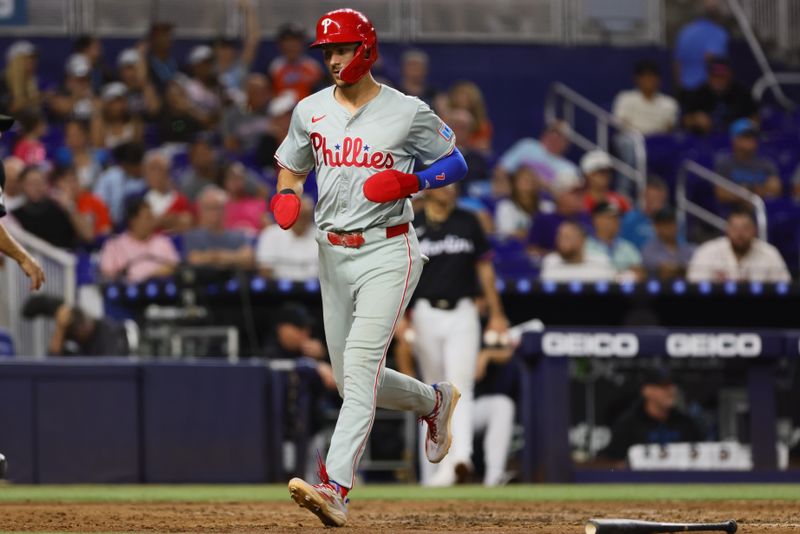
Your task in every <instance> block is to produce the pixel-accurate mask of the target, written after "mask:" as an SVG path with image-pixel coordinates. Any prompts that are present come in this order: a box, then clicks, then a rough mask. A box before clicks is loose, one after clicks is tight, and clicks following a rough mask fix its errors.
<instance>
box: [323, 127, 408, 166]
mask: <svg viewBox="0 0 800 534" xmlns="http://www.w3.org/2000/svg"><path fill="white" fill-rule="evenodd" d="M310 137H311V146H312V147H313V148H314V158H315V159H316V162H317V165H320V163H324V164H325V165H327V166H328V167H359V168H362V167H363V168H365V169H381V168H382V169H391V168H392V167H393V166H394V157H393V156H392V155H391V154H390V153H388V152H381V151H380V150H371V149H370V146H369V145H365V144H364V140H363V139H361V138H360V137H355V138H353V137H345V138H344V140H343V141H342V144H341V145H340V144H339V143H336V145H334V146H333V149H330V148H328V140H327V139H326V138H325V137H323V136H322V134H320V133H319V132H313V133H312V134H311V136H310Z"/></svg>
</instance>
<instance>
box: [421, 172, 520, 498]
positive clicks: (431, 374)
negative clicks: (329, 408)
mask: <svg viewBox="0 0 800 534" xmlns="http://www.w3.org/2000/svg"><path fill="white" fill-rule="evenodd" d="M457 197H458V189H457V187H456V186H455V185H450V186H447V187H442V188H439V189H430V190H427V191H425V202H424V205H423V209H422V210H421V211H420V212H418V213H417V215H416V217H415V219H414V228H415V229H416V232H417V236H418V238H419V244H420V251H421V252H422V254H423V255H424V256H427V257H428V258H430V261H429V262H428V263H427V264H426V265H425V267H424V269H423V270H422V277H421V278H420V281H419V284H418V285H417V290H416V292H415V293H414V303H413V309H412V312H411V323H412V326H413V328H414V331H415V332H416V342H415V347H414V351H415V354H416V357H417V361H418V364H419V370H420V374H421V378H422V380H424V381H425V382H428V383H434V382H439V381H444V380H447V381H450V382H452V383H453V384H454V385H455V386H456V387H457V388H458V389H459V390H460V391H461V401H460V402H459V404H458V407H457V408H456V410H455V413H454V415H453V425H452V426H453V443H452V446H451V448H450V453H449V454H448V456H447V458H445V460H444V461H443V462H442V463H440V464H438V466H436V472H435V473H434V472H433V468H434V466H433V465H432V464H428V463H427V462H422V465H423V467H422V482H423V484H429V485H450V484H453V483H454V482H456V480H457V479H463V478H466V477H467V476H468V475H469V472H470V471H471V461H470V458H471V456H472V436H473V431H472V423H473V387H474V382H475V367H476V364H477V358H478V351H479V349H480V342H481V326H480V318H479V314H478V307H477V306H476V303H475V300H476V298H477V297H478V296H482V297H483V300H484V301H485V304H486V307H487V309H488V315H489V319H488V323H487V327H486V331H487V337H494V338H498V337H500V336H502V335H505V334H506V331H507V330H508V320H507V319H506V316H505V312H504V311H503V305H502V303H501V301H500V297H499V295H498V294H497V289H496V287H495V273H494V267H493V266H492V262H491V248H490V245H489V241H488V240H487V238H486V235H485V234H484V233H483V230H482V229H481V226H480V223H479V222H478V219H477V218H476V217H475V216H474V215H473V214H472V213H470V212H468V211H465V210H462V209H459V208H457V207H456V200H457Z"/></svg>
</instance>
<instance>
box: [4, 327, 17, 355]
mask: <svg viewBox="0 0 800 534" xmlns="http://www.w3.org/2000/svg"><path fill="white" fill-rule="evenodd" d="M15 355H16V351H15V350H14V339H13V338H12V337H11V333H10V332H9V331H8V330H4V329H2V328H0V357H10V356H15Z"/></svg>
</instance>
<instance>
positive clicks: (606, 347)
mask: <svg viewBox="0 0 800 534" xmlns="http://www.w3.org/2000/svg"><path fill="white" fill-rule="evenodd" d="M542 352H543V353H544V354H545V355H546V356H579V357H580V356H616V357H618V358H620V357H621V358H633V357H634V356H636V355H637V354H638V353H639V339H638V338H637V337H636V336H635V335H634V334H607V333H597V334H587V333H578V332H569V333H567V332H548V333H546V334H545V335H543V336H542Z"/></svg>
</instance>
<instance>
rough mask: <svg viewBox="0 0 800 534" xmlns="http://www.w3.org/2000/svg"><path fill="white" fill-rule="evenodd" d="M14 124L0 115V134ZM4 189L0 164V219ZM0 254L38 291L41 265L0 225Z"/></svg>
mask: <svg viewBox="0 0 800 534" xmlns="http://www.w3.org/2000/svg"><path fill="white" fill-rule="evenodd" d="M13 124H14V119H12V118H11V117H6V116H5V115H0V132H5V131H7V130H8V129H9V128H11V126H12V125H13ZM5 187H6V173H5V168H4V167H3V164H2V163H0V217H4V216H5V214H6V206H5V203H4V202H3V190H4V189H5ZM0 253H3V254H5V255H6V256H9V257H11V258H13V259H14V261H16V262H17V263H18V264H19V266H20V268H21V269H22V270H23V271H24V272H25V274H26V275H27V277H28V278H30V279H31V289H39V288H40V287H42V284H44V271H43V270H42V267H41V265H39V262H37V261H36V260H35V259H34V258H33V256H31V255H30V254H28V251H26V250H25V249H24V248H22V246H21V245H20V244H19V243H17V241H16V240H15V239H14V238H13V237H11V234H9V233H8V231H7V230H6V229H5V227H4V226H3V225H2V224H0Z"/></svg>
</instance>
